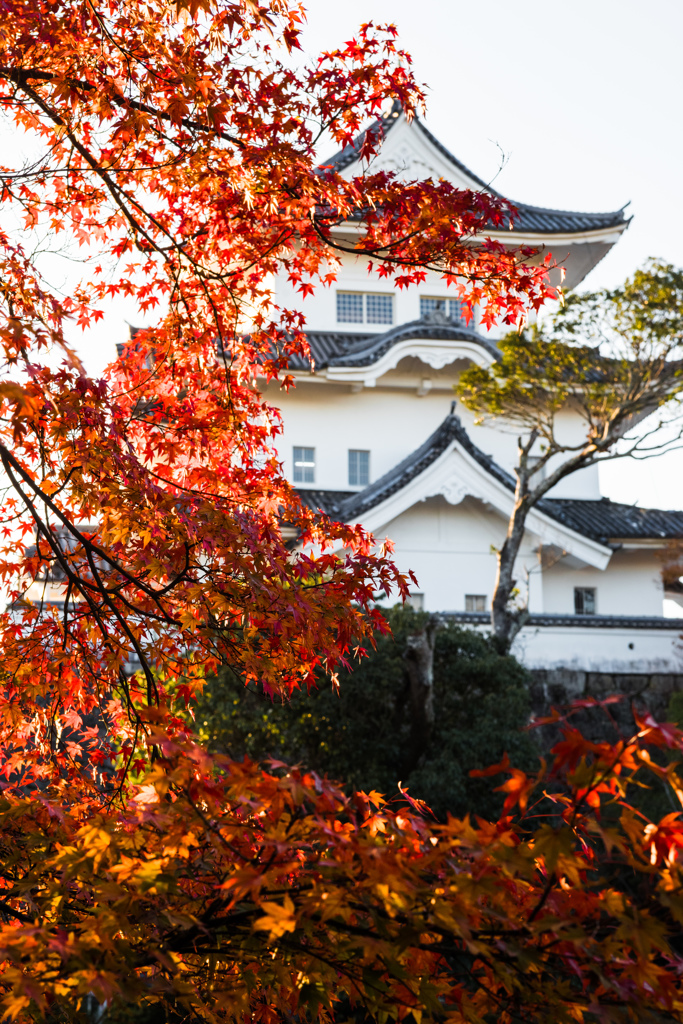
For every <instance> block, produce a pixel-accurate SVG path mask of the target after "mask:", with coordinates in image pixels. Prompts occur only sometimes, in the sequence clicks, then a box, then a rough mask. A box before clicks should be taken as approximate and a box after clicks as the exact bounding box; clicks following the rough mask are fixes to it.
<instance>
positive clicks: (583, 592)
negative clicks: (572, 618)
mask: <svg viewBox="0 0 683 1024" xmlns="http://www.w3.org/2000/svg"><path fill="white" fill-rule="evenodd" d="M595 608H596V601H595V587H574V614H575V615H595Z"/></svg>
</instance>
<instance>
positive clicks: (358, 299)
mask: <svg viewBox="0 0 683 1024" xmlns="http://www.w3.org/2000/svg"><path fill="white" fill-rule="evenodd" d="M337 320H339V322H340V323H345V324H362V323H363V295H362V293H361V292H337Z"/></svg>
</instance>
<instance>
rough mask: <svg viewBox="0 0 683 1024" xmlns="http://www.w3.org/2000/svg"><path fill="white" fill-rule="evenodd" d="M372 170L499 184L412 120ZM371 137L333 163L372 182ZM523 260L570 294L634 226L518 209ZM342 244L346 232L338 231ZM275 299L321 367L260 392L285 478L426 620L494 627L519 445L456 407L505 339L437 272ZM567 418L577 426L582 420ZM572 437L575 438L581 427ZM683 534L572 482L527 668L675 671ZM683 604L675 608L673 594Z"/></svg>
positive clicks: (539, 591)
mask: <svg viewBox="0 0 683 1024" xmlns="http://www.w3.org/2000/svg"><path fill="white" fill-rule="evenodd" d="M379 127H380V129H381V131H382V132H383V144H382V148H381V151H380V154H379V156H378V157H376V158H375V159H374V161H373V169H381V168H387V169H391V170H393V171H395V172H397V173H398V174H399V175H402V176H405V177H406V178H412V179H414V178H417V177H429V176H432V177H435V178H445V179H446V180H448V181H451V182H452V183H453V184H454V185H455V186H456V187H459V188H468V189H474V190H478V189H487V188H488V186H487V185H486V183H485V182H483V181H482V180H481V179H479V178H478V177H476V175H474V174H473V173H472V172H471V171H469V170H468V169H467V168H466V167H464V166H463V164H462V163H461V162H460V161H459V160H458V159H456V157H454V156H453V155H452V154H451V153H449V151H448V150H447V149H445V148H444V146H443V145H442V144H441V143H440V142H439V141H438V140H437V139H436V138H434V136H433V135H432V134H431V133H430V132H429V131H428V130H427V129H426V127H425V126H424V125H423V124H422V123H421V122H420V121H419V120H418V119H417V118H415V119H413V120H412V121H408V120H407V119H406V118H405V116H404V115H403V113H402V111H401V110H400V109H397V108H395V109H394V110H392V112H391V114H390V115H389V116H388V117H386V118H384V119H382V121H381V122H379ZM361 142H362V135H361V136H359V138H358V139H357V140H356V142H355V143H354V144H353V145H350V146H348V147H346V148H345V149H344V150H342V151H341V152H339V153H337V155H336V156H334V157H333V158H332V159H331V160H329V161H328V162H327V163H328V164H331V165H333V166H334V167H335V168H336V169H337V170H338V171H340V172H341V173H344V174H348V175H349V176H350V175H353V174H358V173H361V172H362V165H361V163H360V160H359V156H358V153H359V150H360V144H361ZM515 205H516V206H517V209H518V216H517V219H516V222H515V225H514V228H513V229H511V230H510V231H506V232H504V231H502V230H499V231H497V232H493V234H492V236H493V237H496V238H499V239H500V240H502V241H504V242H506V243H509V244H510V245H511V246H518V245H533V246H537V247H539V248H543V249H544V250H545V251H550V252H552V254H553V256H554V258H555V260H556V261H557V262H558V263H562V265H563V266H564V267H565V271H566V278H565V286H566V287H568V288H575V287H576V286H577V285H579V284H580V283H581V282H582V281H583V280H584V278H585V277H586V275H587V274H588V273H589V272H590V271H591V270H592V269H593V267H595V266H596V264H597V263H598V262H599V261H600V260H601V259H602V257H603V256H604V255H605V254H606V253H607V252H608V251H609V250H610V248H611V247H612V246H613V245H614V244H615V243H616V242H617V241H618V240H619V238H620V236H621V235H622V233H623V232H624V231H625V229H626V228H627V226H628V220H627V218H626V217H625V214H624V211H623V210H617V211H616V212H613V213H574V212H569V211H564V210H548V209H540V208H537V207H533V206H528V205H525V204H523V203H517V204H515ZM339 230H340V232H341V233H343V232H344V228H343V227H341V228H340V229H339ZM276 301H277V302H278V303H280V304H282V305H283V306H286V307H289V308H300V309H302V310H303V311H304V313H305V315H306V320H307V329H308V339H309V342H310V348H311V353H312V356H313V359H314V362H313V363H312V364H311V363H308V362H305V361H303V360H297V361H295V362H294V363H293V365H292V371H293V373H294V376H295V379H296V387H295V388H293V389H292V390H290V391H289V392H283V391H280V390H279V389H278V387H277V385H270V386H268V387H266V388H265V392H264V393H265V395H266V397H267V398H268V400H269V401H270V402H271V403H272V404H273V405H277V406H279V407H280V408H281V410H282V413H283V422H284V433H283V435H281V437H280V438H279V439H278V452H279V455H280V457H281V459H282V461H283V464H284V467H285V472H286V474H287V476H288V478H289V479H290V480H291V481H292V482H293V483H294V484H295V485H296V487H297V488H298V489H299V490H300V492H301V494H302V496H303V498H304V500H305V501H306V502H307V504H308V505H310V506H311V507H312V508H314V509H322V510H323V511H325V512H328V513H329V514H330V515H332V516H333V517H335V518H337V519H339V520H341V521H345V522H349V523H357V522H359V523H362V525H363V526H364V527H366V528H367V529H368V530H371V531H372V532H373V533H374V535H375V537H376V538H377V540H378V541H382V540H383V539H384V538H385V537H389V538H390V539H391V540H392V541H393V542H394V544H395V560H396V562H397V564H398V566H399V568H400V569H401V570H402V571H407V570H409V569H412V570H413V572H414V573H415V575H416V577H417V580H418V587H417V588H416V590H415V593H414V594H413V595H412V598H411V600H412V603H413V604H414V605H415V606H416V607H420V608H424V609H425V610H428V611H438V612H449V613H452V614H453V615H454V616H455V617H456V618H457V619H459V620H461V621H462V622H463V623H468V624H477V625H480V626H481V627H482V628H485V626H486V623H487V622H488V608H489V605H490V601H491V597H492V591H493V586H494V581H495V576H496V558H495V554H494V549H495V548H497V547H498V546H500V544H501V543H502V541H503V538H504V535H505V530H506V526H507V521H508V517H509V514H510V511H511V508H512V501H513V491H514V480H513V475H512V473H513V467H514V464H515V461H516V440H515V437H514V435H513V434H512V433H510V432H508V431H506V430H505V429H503V427H504V424H501V429H496V428H495V426H494V427H492V426H491V425H484V426H476V425H475V424H474V421H473V415H472V414H471V413H469V412H468V411H467V410H466V409H464V408H461V407H458V408H456V407H455V404H454V401H453V399H454V391H453V387H454V385H455V384H456V382H457V380H458V376H459V374H460V373H461V371H462V370H463V369H464V368H465V367H466V366H467V365H468V364H470V363H471V362H472V361H474V362H476V363H479V364H483V365H490V364H491V362H492V361H493V360H495V359H496V356H497V349H496V337H495V332H486V331H485V330H482V331H481V333H480V331H479V330H478V329H477V324H476V320H475V321H474V322H471V323H470V325H469V326H467V325H466V324H465V322H464V321H463V320H462V318H461V315H460V304H459V302H458V300H457V298H454V297H453V295H452V294H451V293H450V292H449V291H448V290H447V289H446V287H445V285H444V282H443V281H442V280H441V278H440V277H439V275H438V274H436V273H432V274H430V275H429V276H428V278H427V280H426V281H425V282H424V284H422V285H420V286H414V287H412V288H409V289H407V290H404V291H400V292H399V291H394V290H392V289H391V288H389V287H386V286H382V285H381V284H379V285H378V283H377V279H376V278H373V279H371V278H370V276H369V274H368V272H367V269H366V266H365V265H364V263H363V262H362V261H361V260H360V259H359V258H356V257H352V256H345V257H344V258H343V265H342V267H341V270H340V272H339V274H338V278H337V281H336V282H335V283H334V285H332V286H331V287H320V288H318V289H317V291H316V293H315V294H314V295H313V296H310V297H308V298H306V299H305V300H304V299H302V297H301V296H300V295H299V294H298V293H297V292H295V290H294V288H293V287H292V286H291V285H289V284H288V283H287V281H286V280H284V279H282V280H280V281H278V282H277V284H276ZM566 415H567V416H571V415H573V414H572V413H571V412H570V411H568V412H567V414H566ZM577 429H579V430H580V429H581V424H580V423H579V422H578V421H577ZM681 536H683V511H660V510H657V509H645V508H637V507H632V506H630V505H623V504H618V503H615V502H612V501H610V500H608V499H607V498H604V497H602V495H601V494H600V488H599V480H598V468H597V467H592V468H589V469H585V470H582V471H581V472H579V473H576V474H575V475H573V476H570V477H569V478H567V479H566V480H564V481H562V482H561V483H560V484H559V485H558V486H557V487H556V488H554V490H553V491H551V492H550V494H549V496H547V497H546V498H545V499H544V500H543V501H542V502H541V503H540V505H539V506H538V507H537V508H536V509H535V510H534V511H533V512H532V513H531V515H530V517H529V520H528V528H527V534H526V538H525V543H524V547H523V550H522V552H521V554H520V559H519V562H520V564H519V566H518V573H517V578H518V580H519V581H520V585H521V586H522V587H523V588H525V589H528V598H527V599H528V607H529V611H530V613H531V618H530V620H529V623H528V624H527V626H526V627H525V628H524V630H523V631H522V633H520V635H519V636H518V638H517V640H516V642H515V647H514V653H515V654H516V655H517V656H518V657H519V658H520V659H521V660H522V661H523V662H524V663H525V664H526V665H527V666H528V667H530V668H536V669H541V668H546V669H550V668H554V667H564V668H576V669H580V670H583V671H603V672H605V671H606V672H634V673H642V672H681V671H683V651H681V650H680V649H679V635H680V634H681V633H682V632H683V619H672V618H665V617H664V615H663V599H664V597H665V594H664V590H663V585H662V579H661V562H660V560H659V559H658V553H659V552H660V550H661V548H662V547H663V545H665V544H666V542H667V540H668V539H669V538H673V537H681ZM666 596H668V597H673V598H674V599H675V600H677V601H679V602H681V603H683V599H682V598H681V597H680V596H679V595H678V594H670V595H669V594H667V595H666Z"/></svg>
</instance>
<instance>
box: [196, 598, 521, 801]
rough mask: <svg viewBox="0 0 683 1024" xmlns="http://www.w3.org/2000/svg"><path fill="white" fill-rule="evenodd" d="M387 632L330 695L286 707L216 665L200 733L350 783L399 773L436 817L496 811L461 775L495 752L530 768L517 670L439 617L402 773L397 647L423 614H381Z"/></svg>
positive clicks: (484, 791) (366, 784)
mask: <svg viewBox="0 0 683 1024" xmlns="http://www.w3.org/2000/svg"><path fill="white" fill-rule="evenodd" d="M388 618H389V621H390V623H391V627H392V632H393V636H392V637H380V638H379V639H378V642H377V648H376V650H375V651H373V652H372V653H371V654H370V656H369V657H367V658H364V659H363V660H362V661H361V662H360V663H359V664H358V666H357V668H356V669H355V671H353V672H351V673H343V674H341V675H340V679H339V681H340V692H339V696H337V694H336V693H334V692H333V690H332V689H331V687H330V684H329V682H325V681H323V680H321V685H320V688H319V689H318V690H317V691H314V692H313V693H311V694H295V695H294V696H293V698H292V699H291V701H289V702H288V703H286V704H282V703H278V702H271V701H270V700H269V699H268V698H266V697H264V695H263V694H260V693H255V692H252V691H250V690H245V688H244V686H243V685H242V684H241V682H240V681H239V680H237V679H235V678H234V677H233V676H231V675H230V674H229V673H228V672H227V671H226V672H224V673H223V674H222V675H221V676H220V677H219V678H216V679H213V680H211V681H210V683H209V684H208V686H207V689H206V691H205V693H204V695H203V696H202V698H201V700H200V702H199V706H198V708H197V723H198V728H199V731H200V733H201V734H202V736H203V737H204V738H205V739H206V740H208V742H209V744H210V745H211V746H212V748H213V749H220V750H223V751H225V752H226V753H229V754H231V755H232V756H233V757H238V758H239V757H242V756H244V755H245V754H247V755H248V756H249V757H251V758H253V759H255V760H264V759H266V758H268V757H273V758H276V759H282V760H284V761H287V762H289V763H295V762H301V763H303V764H305V765H306V766H307V767H310V768H313V769H314V770H316V771H318V772H320V773H324V774H327V775H329V776H330V777H332V778H335V779H338V780H340V781H341V782H343V783H344V784H345V785H346V786H348V787H352V788H355V789H364V790H366V791H367V790H370V789H377V790H379V791H380V792H382V793H385V794H386V795H394V794H396V792H397V787H398V783H399V781H401V782H402V783H403V785H404V786H405V785H407V786H408V787H409V789H410V793H411V794H412V795H413V796H416V797H419V798H420V799H423V800H425V801H426V802H427V803H428V804H429V805H430V806H431V807H432V808H433V810H434V811H435V813H437V814H438V815H439V816H440V817H443V816H445V814H446V813H447V812H448V811H451V812H452V813H454V814H458V815H462V814H464V813H466V812H467V811H470V812H474V813H476V814H479V815H482V816H484V817H491V816H493V815H496V814H497V813H499V810H500V806H501V804H502V797H501V796H500V794H497V793H492V792H491V790H492V788H493V787H492V784H491V780H490V779H483V780H480V779H471V778H470V777H469V772H470V770H471V769H472V768H484V767H486V766H488V765H490V764H492V763H494V762H495V761H498V760H500V758H501V757H502V755H503V753H504V752H505V751H507V753H508V754H509V756H510V760H511V761H512V763H513V764H515V765H517V766H518V767H520V768H527V769H532V768H533V767H534V766H535V765H536V764H537V761H538V751H537V748H536V746H535V744H534V742H533V739H532V738H531V736H530V735H529V734H528V733H526V732H524V731H523V729H524V726H525V725H526V723H527V721H528V718H529V701H528V689H527V687H528V682H529V677H528V675H527V673H526V671H525V670H524V668H522V666H521V665H520V664H519V663H518V662H517V661H515V659H514V658H512V657H510V656H507V657H504V656H501V655H500V654H498V653H497V652H496V651H495V650H494V648H493V646H492V645H491V643H490V642H489V640H488V639H487V638H486V637H484V636H482V635H481V634H479V633H477V632H474V631H473V630H467V629H462V628H460V627H459V626H457V625H449V626H447V627H446V628H445V629H443V630H441V631H439V632H438V633H437V638H436V645H435V656H434V698H435V708H436V721H435V726H434V731H433V734H432V738H431V742H430V744H429V747H428V749H427V750H426V751H425V752H424V754H423V755H422V757H421V758H420V760H419V761H418V763H417V766H416V767H415V769H414V770H413V771H412V772H410V773H409V774H408V775H406V774H405V771H406V769H405V764H406V753H407V750H408V746H409V741H410V717H411V706H410V700H409V690H408V686H407V682H406V676H405V667H404V665H405V663H404V658H403V652H404V650H405V647H406V641H407V638H408V636H409V635H410V634H411V633H415V632H416V631H417V630H418V629H419V628H420V627H421V626H422V625H423V623H424V621H425V618H426V616H425V615H424V614H420V613H416V612H414V611H412V610H411V609H409V608H406V609H400V608H395V609H393V610H392V611H390V612H389V613H388Z"/></svg>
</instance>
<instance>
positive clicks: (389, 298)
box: [365, 295, 394, 324]
mask: <svg viewBox="0 0 683 1024" xmlns="http://www.w3.org/2000/svg"><path fill="white" fill-rule="evenodd" d="M365 304H366V305H365V312H366V320H367V322H368V323H369V324H390V323H393V320H394V308H393V307H394V296H393V295H366V296H365Z"/></svg>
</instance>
